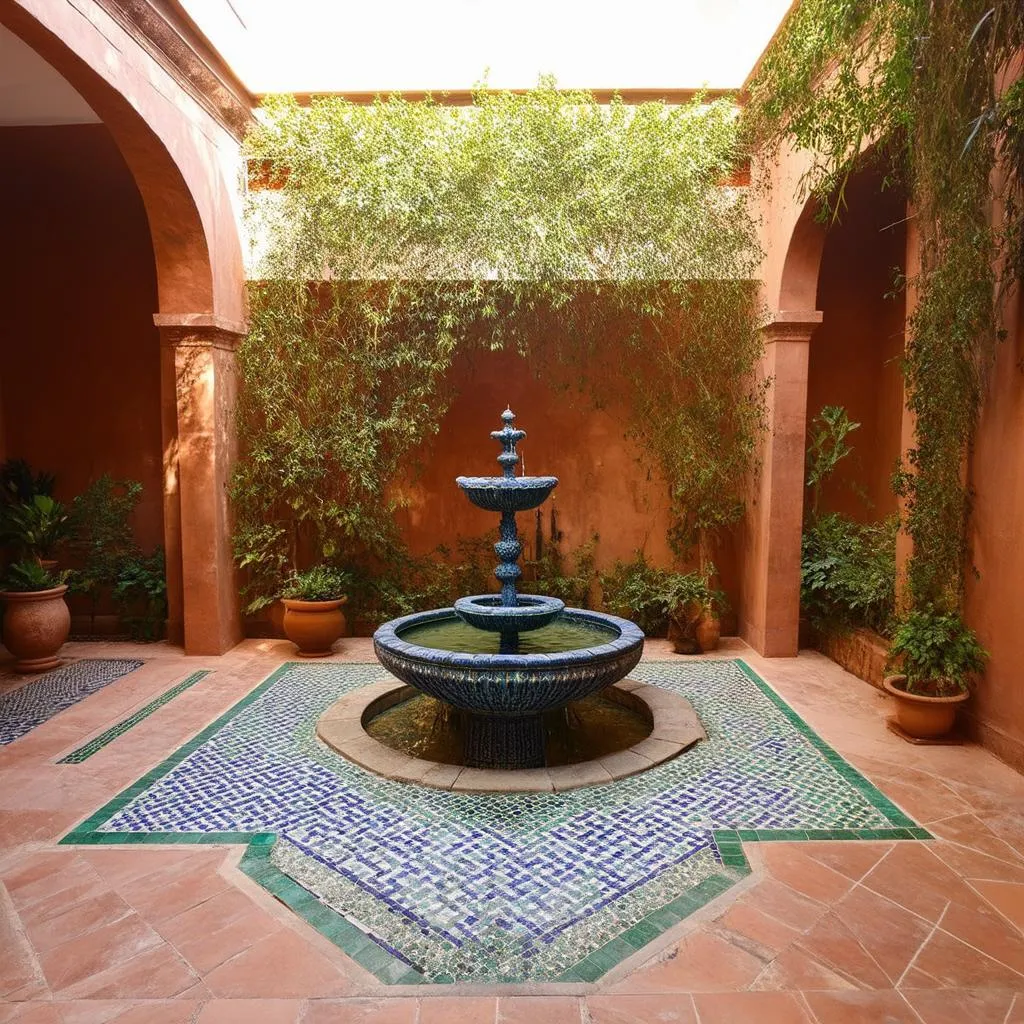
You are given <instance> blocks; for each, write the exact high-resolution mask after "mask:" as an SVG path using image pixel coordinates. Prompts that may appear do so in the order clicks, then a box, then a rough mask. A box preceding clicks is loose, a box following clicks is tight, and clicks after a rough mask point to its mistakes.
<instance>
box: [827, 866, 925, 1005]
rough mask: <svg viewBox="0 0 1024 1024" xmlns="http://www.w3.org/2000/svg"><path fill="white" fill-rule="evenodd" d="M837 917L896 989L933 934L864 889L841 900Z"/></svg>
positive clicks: (905, 912) (920, 921)
mask: <svg viewBox="0 0 1024 1024" xmlns="http://www.w3.org/2000/svg"><path fill="white" fill-rule="evenodd" d="M834 913H835V915H836V917H838V918H839V920H840V921H841V922H842V923H843V925H844V926H845V927H846V928H848V929H849V930H850V932H851V933H852V934H853V935H854V936H855V937H856V939H857V941H858V942H860V944H861V945H862V946H863V947H864V949H865V950H866V951H867V952H868V953H869V954H870V955H871V957H872V958H873V959H874V960H875V961H876V963H877V964H878V966H879V967H881V969H882V970H883V971H884V972H885V974H886V975H887V977H888V978H889V980H890V982H891V983H892V984H893V985H895V983H896V982H897V981H898V980H899V979H900V978H901V977H902V976H903V972H904V971H905V970H906V969H907V966H908V965H909V964H910V962H911V961H912V960H913V959H914V957H915V956H916V955H917V951H918V950H919V949H920V948H921V944H922V943H923V942H924V940H925V939H927V938H928V936H929V934H930V933H931V930H932V925H931V924H930V923H929V922H928V921H926V920H924V919H923V918H920V917H918V916H917V915H915V914H911V913H910V911H908V910H904V908H903V907H901V906H898V905H897V904H895V903H893V902H891V901H890V900H887V899H885V898H884V897H882V896H878V895H877V894H875V893H873V892H871V890H869V889H865V888H863V887H861V886H858V887H857V888H855V889H854V890H853V891H852V892H850V893H849V895H847V896H846V897H845V898H844V899H842V900H840V901H839V903H837V904H836V905H835V907H834Z"/></svg>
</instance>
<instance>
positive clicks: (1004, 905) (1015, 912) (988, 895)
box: [970, 879, 1024, 932]
mask: <svg viewBox="0 0 1024 1024" xmlns="http://www.w3.org/2000/svg"><path fill="white" fill-rule="evenodd" d="M970 884H971V887H972V888H974V889H977V890H978V892H980V893H981V895H982V896H984V897H985V899H987V900H988V901H989V903H991V904H992V906H994V907H995V908H996V910H998V911H999V913H1001V914H1002V915H1003V917H1005V918H1008V919H1009V920H1010V921H1012V922H1013V923H1014V924H1015V925H1016V926H1017V929H1018V930H1019V931H1022V932H1024V885H1022V884H1021V883H1019V882H989V881H985V880H977V881H975V880H973V879H972V880H971V883H970Z"/></svg>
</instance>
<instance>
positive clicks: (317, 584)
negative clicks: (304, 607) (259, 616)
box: [281, 565, 352, 601]
mask: <svg viewBox="0 0 1024 1024" xmlns="http://www.w3.org/2000/svg"><path fill="white" fill-rule="evenodd" d="M351 585H352V574H351V573H348V572H346V571H345V570H344V569H338V568H335V567H334V566H333V565H314V566H313V567H312V568H310V569H305V570H303V571H302V572H297V573H294V574H293V575H292V576H290V577H289V578H288V580H287V581H286V582H285V585H284V588H283V589H282V591H281V596H282V597H286V598H289V599H291V600H293V601H338V600H340V599H341V598H343V597H345V596H347V593H348V588H349V587H350V586H351Z"/></svg>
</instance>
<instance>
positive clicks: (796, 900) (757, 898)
mask: <svg viewBox="0 0 1024 1024" xmlns="http://www.w3.org/2000/svg"><path fill="white" fill-rule="evenodd" d="M743 902H744V903H745V904H746V905H747V906H749V907H753V908H754V909H755V910H759V911H760V912H761V913H762V914H767V915H768V916H769V917H773V918H775V919H776V920H777V921H781V922H782V923H783V924H785V925H789V927H790V928H795V929H797V931H804V930H805V929H807V928H810V927H811V925H813V924H814V922H815V921H817V920H818V919H819V918H820V917H821V916H822V915H823V914H825V913H826V911H827V909H828V908H827V907H825V906H824V905H823V904H821V903H818V902H816V901H815V900H809V899H808V898H807V897H806V896H801V895H800V893H798V892H794V891H793V890H792V889H790V887H789V886H788V885H783V884H782V882H778V881H776V880H775V879H774V878H769V879H766V880H765V881H763V882H759V883H758V884H757V885H756V886H754V888H753V889H750V890H748V891H747V892H746V893H745V894H744V896H743Z"/></svg>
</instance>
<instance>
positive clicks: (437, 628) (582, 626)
mask: <svg viewBox="0 0 1024 1024" xmlns="http://www.w3.org/2000/svg"><path fill="white" fill-rule="evenodd" d="M618 635H619V634H618V633H617V632H616V631H613V630H611V629H606V628H604V627H602V626H598V625H596V624H594V623H590V622H584V621H581V620H580V619H574V618H571V617H569V616H565V617H563V618H560V619H558V620H556V621H555V622H552V623H551V624H550V625H547V626H542V627H541V628H540V629H532V630H529V631H528V632H525V633H519V634H518V637H519V644H518V648H517V653H519V654H560V653H562V652H564V651H576V650H580V649H581V648H586V647H597V646H598V645H599V644H606V643H608V642H609V641H611V640H614V639H615V638H616V637H617V636H618ZM399 636H400V638H401V639H402V640H404V641H405V642H406V643H409V644H418V645H419V646H420V647H430V648H433V649H434V650H438V651H456V652H458V653H460V654H499V653H500V652H501V634H500V633H491V632H488V631H487V630H484V629H477V628H476V626H471V625H469V623H467V622H463V621H462V620H461V619H457V618H454V617H453V618H450V619H442V620H441V621H440V622H428V623H425V624H424V625H422V626H413V627H412V628H411V629H403V630H402V631H401V632H400V634H399Z"/></svg>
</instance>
